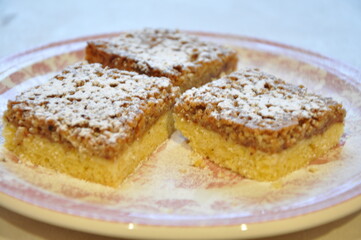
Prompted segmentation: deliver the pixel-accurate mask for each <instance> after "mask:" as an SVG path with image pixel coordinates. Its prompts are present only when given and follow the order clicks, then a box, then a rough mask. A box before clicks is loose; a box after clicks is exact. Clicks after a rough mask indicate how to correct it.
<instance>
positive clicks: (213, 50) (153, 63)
mask: <svg viewBox="0 0 361 240" xmlns="http://www.w3.org/2000/svg"><path fill="white" fill-rule="evenodd" d="M85 58H86V60H87V61H88V62H90V63H96V62H97V63H101V64H102V65H103V66H108V67H112V68H118V69H122V70H127V71H135V72H139V73H142V74H146V75H149V76H156V77H159V76H163V77H168V78H170V79H171V80H172V82H173V84H174V85H175V86H179V87H180V88H181V91H184V90H186V89H189V88H191V87H198V86H201V85H203V84H204V83H207V82H209V81H211V80H213V79H216V78H218V77H220V75H221V74H222V73H230V72H232V71H234V70H235V69H236V66H237V61H238V58H237V52H236V51H235V50H232V49H230V48H227V47H224V46H221V45H219V44H216V43H211V42H205V41H201V40H200V39H199V38H197V37H195V36H192V35H189V34H186V33H183V32H180V31H177V30H168V29H143V30H138V31H132V32H127V33H123V34H121V35H119V36H118V37H115V38H112V39H108V40H95V41H90V42H88V45H87V47H86V55H85Z"/></svg>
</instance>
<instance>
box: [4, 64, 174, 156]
mask: <svg viewBox="0 0 361 240" xmlns="http://www.w3.org/2000/svg"><path fill="white" fill-rule="evenodd" d="M178 91H179V89H178V88H175V87H172V84H171V83H170V80H169V79H168V78H159V77H148V76H145V75H140V74H137V73H135V72H127V71H120V70H117V69H110V68H102V67H101V65H100V64H83V63H79V64H76V65H73V66H70V67H68V68H66V69H65V70H64V71H63V72H62V73H60V74H58V75H57V76H55V77H54V78H52V79H50V80H49V81H48V82H46V83H45V84H43V85H40V86H37V87H34V88H31V89H29V90H28V91H25V92H23V93H22V94H21V95H19V96H17V97H16V99H15V100H14V101H9V104H8V110H7V112H6V113H5V119H6V120H7V121H9V122H11V123H14V124H16V125H18V126H23V127H26V128H27V129H28V131H29V132H31V133H33V132H35V133H39V134H43V135H47V136H48V137H50V138H52V139H53V140H55V141H65V142H68V143H70V144H71V145H72V146H74V147H76V148H78V149H79V150H84V151H90V152H93V153H94V154H98V155H101V156H103V157H111V156H113V155H114V154H116V153H117V152H119V151H120V150H121V147H120V146H122V143H128V142H130V141H132V140H133V139H135V138H137V137H139V136H140V135H141V134H142V133H143V132H144V131H145V130H146V129H147V128H148V127H149V125H150V124H151V123H153V122H155V121H156V120H157V119H158V118H159V117H160V116H161V114H163V113H164V112H166V111H168V110H169V109H170V108H171V106H172V104H173V103H174V101H175V97H176V96H177V95H178Z"/></svg>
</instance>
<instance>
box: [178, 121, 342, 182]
mask: <svg viewBox="0 0 361 240" xmlns="http://www.w3.org/2000/svg"><path fill="white" fill-rule="evenodd" d="M175 126H176V128H177V129H179V130H180V131H181V132H182V134H183V135H184V136H185V137H186V138H188V139H189V144H190V146H191V147H192V149H193V150H194V151H195V152H197V153H199V154H201V155H203V156H206V157H208V158H209V159H210V160H212V161H213V162H215V163H217V164H219V165H220V166H222V167H225V168H228V169H231V170H232V171H235V172H237V173H239V174H241V175H242V176H244V177H246V178H250V179H255V180H259V181H273V180H277V179H278V178H280V177H282V176H285V175H287V174H288V173H290V172H292V171H294V170H297V169H299V168H301V167H304V166H306V165H307V164H308V163H309V162H310V161H311V160H313V159H315V158H317V157H320V156H322V155H324V154H325V153H327V151H329V149H330V148H332V147H334V146H336V145H337V144H338V142H339V139H340V137H341V135H342V133H343V124H342V123H337V124H334V125H333V126H332V127H330V128H329V129H328V130H326V131H325V132H324V133H322V134H319V135H315V136H313V137H311V138H309V139H305V140H302V141H300V142H298V143H297V144H296V145H294V146H292V147H291V148H288V149H286V150H284V151H281V152H278V153H273V154H269V153H265V152H263V151H260V150H256V149H255V148H252V147H245V146H242V145H240V144H238V143H236V142H234V141H232V140H225V139H224V138H223V137H222V136H221V135H220V134H218V133H216V132H214V131H211V130H208V129H206V128H204V127H202V126H200V125H197V124H195V123H193V122H190V121H186V120H184V119H181V118H179V117H177V116H175Z"/></svg>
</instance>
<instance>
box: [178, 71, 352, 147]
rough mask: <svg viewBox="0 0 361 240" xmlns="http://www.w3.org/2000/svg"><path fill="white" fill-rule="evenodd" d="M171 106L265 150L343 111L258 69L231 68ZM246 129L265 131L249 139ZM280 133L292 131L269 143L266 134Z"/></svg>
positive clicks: (288, 142)
mask: <svg viewBox="0 0 361 240" xmlns="http://www.w3.org/2000/svg"><path fill="white" fill-rule="evenodd" d="M175 111H176V112H177V113H178V114H181V116H182V117H184V118H186V119H188V120H192V121H194V122H197V123H201V124H202V125H204V126H208V128H213V129H215V130H217V131H218V132H221V133H223V134H224V135H226V136H227V137H230V136H231V135H232V136H233V137H231V138H233V139H236V140H238V141H239V142H241V143H242V144H246V145H251V146H256V145H257V146H258V147H262V146H265V147H264V149H271V150H270V151H274V150H275V149H278V150H280V149H283V148H286V147H288V146H290V145H293V144H294V142H295V141H296V139H302V138H304V137H309V136H311V135H312V134H315V133H317V132H320V131H323V129H324V128H325V127H326V126H327V125H329V124H330V123H331V122H332V123H333V122H335V121H338V122H343V118H344V115H345V111H344V109H342V106H341V105H340V104H338V103H336V102H335V101H333V100H332V99H331V98H323V97H320V96H318V95H316V94H312V93H308V92H307V90H306V89H305V88H304V87H303V86H295V85H291V84H287V83H286V82H284V81H283V80H281V79H279V78H276V77H275V76H272V75H270V74H267V73H264V72H261V71H259V70H258V69H248V70H245V71H239V72H234V73H232V74H230V75H228V76H226V77H224V78H221V79H219V80H216V81H213V82H211V83H208V84H206V85H204V86H202V87H200V88H198V89H196V88H193V89H190V90H188V91H186V92H185V93H184V94H183V95H182V96H181V98H180V99H179V100H178V102H177V104H176V106H175ZM227 129H228V130H227ZM241 129H242V130H241ZM232 131H236V133H231V132H232ZM239 131H241V132H239ZM293 131H295V132H293ZM246 132H249V133H250V134H252V132H253V135H254V133H256V134H258V135H260V136H261V135H262V134H263V135H269V136H267V137H255V136H253V138H254V139H253V140H252V139H251V140H250V138H252V137H246V136H244V134H246ZM282 134H291V135H292V134H293V135H292V136H291V137H289V139H288V140H287V139H286V137H285V139H283V140H282V141H280V142H279V146H277V144H275V145H274V147H272V144H274V143H275V142H276V141H272V139H274V138H276V137H280V136H278V135H282ZM234 135H237V136H234ZM246 135H247V134H246ZM257 138H258V140H257ZM280 138H283V136H281V137H280ZM272 149H273V150H272Z"/></svg>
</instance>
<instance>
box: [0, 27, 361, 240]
mask: <svg viewBox="0 0 361 240" xmlns="http://www.w3.org/2000/svg"><path fill="white" fill-rule="evenodd" d="M193 34H196V35H198V36H199V37H201V38H202V39H204V40H208V41H214V42H218V43H221V44H226V45H229V46H231V47H233V48H235V49H237V50H238V53H239V58H240V62H239V68H244V67H258V68H260V69H262V70H264V71H267V72H269V73H272V74H275V75H277V76H279V77H281V78H283V79H284V80H286V81H287V82H291V83H295V84H302V85H304V86H306V87H308V88H309V90H310V91H312V92H317V93H320V94H322V95H324V96H329V97H333V98H334V99H336V100H337V101H340V102H342V103H343V105H344V106H345V108H346V110H347V118H346V128H345V134H344V136H343V138H342V141H341V143H340V146H339V147H337V148H335V149H333V150H332V151H330V152H329V154H328V155H327V156H324V157H323V158H320V159H317V160H316V161H314V162H312V163H311V164H310V165H309V166H307V167H305V168H304V169H301V170H299V171H296V172H294V173H292V174H290V175H288V176H286V177H284V178H282V179H280V180H279V181H276V182H256V181H252V180H247V179H243V178H242V177H240V176H238V175H236V174H233V173H232V172H229V171H227V170H225V169H222V168H219V167H217V166H215V165H214V164H212V163H210V162H208V161H207V160H200V159H198V158H197V157H196V156H195V155H194V154H193V153H192V151H191V149H190V148H189V147H188V145H187V143H186V142H185V139H184V138H183V137H182V135H181V134H179V132H175V133H174V134H173V135H172V137H171V139H170V140H169V141H167V142H166V143H164V144H163V145H162V146H161V147H160V148H158V150H157V151H156V152H155V153H153V155H152V156H151V157H150V158H149V159H148V160H146V161H144V162H143V164H142V165H141V166H140V167H139V168H138V169H137V170H136V172H135V173H134V174H132V175H131V176H130V177H129V178H128V179H127V180H126V181H125V182H124V184H122V185H121V186H119V188H117V189H113V188H108V187H104V186H101V185H98V184H93V183H88V182H85V181H81V180H78V179H74V178H71V177H68V176H65V175H62V174H59V173H56V172H53V171H50V170H47V169H44V168H42V167H38V166H33V165H31V164H27V163H22V162H19V161H18V160H17V159H16V158H14V157H12V156H11V155H6V154H5V155H4V156H6V158H5V157H4V156H3V157H2V162H1V163H0V191H1V194H0V203H1V204H2V205H4V206H5V207H7V208H9V209H12V210H14V211H16V212H18V213H20V214H23V215H26V216H29V217H32V218H35V219H38V220H41V221H44V222H47V223H51V224H55V225H58V226H62V227H67V228H72V229H76V230H81V231H86V232H91V233H97V234H103V235H110V236H121V237H142V238H155V237H157V238H179V237H180V236H182V238H207V239H208V238H218V239H226V238H249V237H262V236H271V235H277V234H283V233H288V232H293V231H297V230H301V229H306V228H310V227H314V226H317V225H320V224H324V223H326V222H329V221H332V220H335V219H337V218H341V217H343V216H345V215H347V214H350V213H352V212H354V211H356V210H358V209H360V207H361V197H360V194H361V159H360V156H361V134H360V133H361V118H360V116H361V114H360V112H361V94H360V93H361V83H360V81H359V79H360V76H361V73H360V72H359V71H357V70H355V69H352V68H350V67H347V66H345V65H344V64H342V63H339V62H338V61H335V60H332V59H329V58H326V57H323V56H320V55H318V54H314V53H311V52H308V51H304V50H301V49H297V48H294V47H290V46H285V45H282V44H277V43H272V42H268V41H263V40H259V39H253V38H247V37H241V36H230V35H219V34H210V33H199V32H198V33H195V32H193ZM115 35H116V34H108V35H99V36H92V37H84V38H81V39H75V40H69V41H65V42H60V43H55V44H51V45H48V46H44V47H41V48H37V49H34V50H31V51H28V52H25V53H22V54H18V55H15V56H13V57H10V58H6V59H3V60H2V61H1V62H0V64H1V65H0V93H1V96H0V111H1V112H3V111H4V110H5V108H6V103H7V100H8V99H12V98H14V96H15V95H17V94H19V93H20V92H21V91H24V90H26V89H28V88H29V87H31V86H34V85H37V84H40V83H42V82H44V81H47V79H49V77H51V76H52V75H54V74H56V73H57V72H59V71H60V70H62V69H63V68H64V67H66V66H67V65H70V64H72V63H75V62H78V61H82V60H83V58H84V47H85V45H86V41H87V40H91V39H99V38H105V37H111V36H115ZM199 161H201V164H199ZM196 162H197V164H195V163H196Z"/></svg>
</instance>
